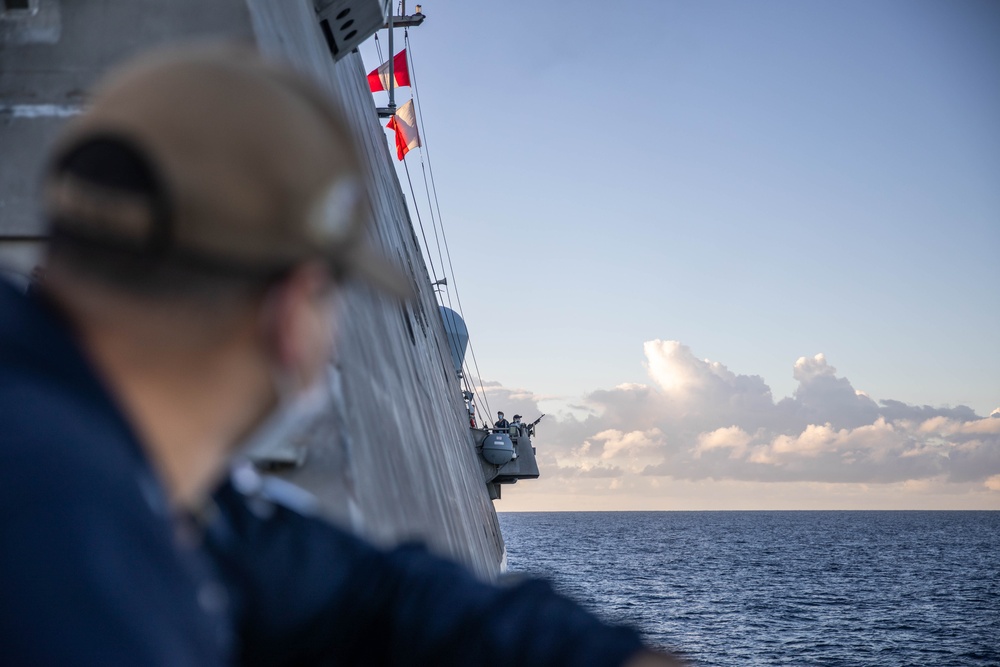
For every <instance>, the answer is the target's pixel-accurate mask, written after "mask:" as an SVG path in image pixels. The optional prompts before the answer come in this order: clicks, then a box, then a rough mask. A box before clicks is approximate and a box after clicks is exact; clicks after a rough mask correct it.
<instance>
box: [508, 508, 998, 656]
mask: <svg viewBox="0 0 1000 667" xmlns="http://www.w3.org/2000/svg"><path fill="white" fill-rule="evenodd" d="M499 516H500V525H501V527H502V529H503V534H504V539H505V541H506V544H507V556H508V564H509V571H510V572H523V573H529V574H532V575H537V576H542V577H544V578H547V579H549V580H550V581H551V582H552V583H553V585H554V586H555V587H556V588H557V589H559V590H561V591H562V592H564V593H566V594H568V595H569V596H570V597H572V598H574V599H576V600H578V601H579V602H581V603H582V604H584V605H585V606H587V607H589V608H591V609H592V610H594V611H595V612H596V613H598V614H599V615H600V616H602V617H604V618H606V619H608V620H611V621H614V622H622V623H628V624H631V625H633V626H636V627H638V628H639V629H641V630H642V632H643V633H644V635H645V637H646V638H647V640H649V641H650V642H651V643H652V644H654V645H658V646H663V647H670V648H672V649H674V650H677V651H678V652H679V653H681V654H682V655H683V656H685V657H686V658H688V659H689V660H691V661H692V662H693V663H694V664H695V665H718V666H720V667H727V666H730V665H732V666H736V665H824V666H836V665H844V666H845V667H846V666H848V665H850V666H851V667H863V666H868V665H871V666H876V665H877V666H879V667H882V666H894V665H899V666H903V665H936V666H940V667H951V666H955V667H957V666H963V667H964V666H969V665H976V666H984V665H1000V512H923V511H914V512H898V511H884V512H883V511H869V512H854V511H841V512H824V511H815V512H814V511H803V512H530V513H511V512H502V513H500V515H499Z"/></svg>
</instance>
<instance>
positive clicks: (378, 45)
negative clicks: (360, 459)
mask: <svg viewBox="0 0 1000 667" xmlns="http://www.w3.org/2000/svg"><path fill="white" fill-rule="evenodd" d="M403 35H404V43H405V46H406V48H407V50H409V48H410V31H409V30H408V29H406V28H404V29H403ZM375 51H376V53H377V54H378V60H379V63H380V64H381V63H382V62H383V61H384V60H385V58H384V57H383V56H382V42H381V41H379V38H378V33H375ZM393 57H395V56H394V55H393ZM411 79H413V80H414V83H413V90H414V92H416V82H415V77H413V76H412V75H411ZM419 105H420V100H419V99H418V100H417V106H418V107H419ZM417 114H418V122H419V127H420V133H421V136H424V134H425V133H424V130H423V116H422V115H420V111H419V109H418V110H417ZM423 143H424V151H426V150H427V147H426V141H423ZM424 151H421V155H420V169H421V171H422V172H423V178H424V190H425V191H426V193H427V209H428V211H429V212H430V214H431V223H432V224H433V227H434V240H435V243H436V244H437V249H438V260H439V261H440V262H441V271H442V273H444V257H443V256H442V254H441V240H440V238H438V224H437V220H439V219H440V217H441V206H440V204H439V205H438V207H437V212H438V213H437V218H435V216H434V207H433V206H431V195H430V189H428V188H427V171H426V170H425V169H424V160H423V153H424ZM429 160H430V157H429V156H428V161H429ZM403 168H404V169H405V171H406V181H407V183H408V184H409V186H410V199H411V201H412V202H413V211H414V213H415V214H416V216H417V222H418V224H419V226H420V235H421V236H422V237H423V239H424V247H425V248H426V249H427V259H428V261H429V262H430V265H431V274H432V275H433V276H434V282H437V280H438V277H437V269H436V268H435V266H434V257H433V256H432V255H431V254H430V249H431V247H430V243H429V242H428V240H427V233H426V232H425V230H424V223H423V219H422V218H421V216H420V207H419V206H417V196H416V193H415V191H414V189H413V180H412V179H411V178H410V168H409V166H408V165H407V164H406V161H405V160H404V161H403ZM431 178H432V179H433V172H432V173H431ZM432 186H433V181H432ZM434 199H435V201H437V188H436V187H434ZM441 234H442V235H444V225H443V224H442V226H441ZM447 244H448V239H447V237H445V247H446V248H447ZM448 263H449V265H450V264H451V253H450V252H449V253H448ZM451 284H452V286H454V287H455V291H456V297H457V293H458V287H457V285H456V283H455V269H454V267H451ZM444 292H445V296H446V297H447V300H448V308H449V310H450V311H451V312H452V313H454V312H455V308H454V306H453V305H452V302H451V292H450V291H449V290H447V289H446V290H444ZM461 308H462V306H461V301H459V310H460V311H461ZM449 317H451V316H449ZM462 317H463V318H464V317H465V313H464V312H463V313H462ZM454 325H455V322H454V320H453V319H452V320H451V326H452V328H454ZM449 347H450V344H449ZM469 349H470V351H471V350H472V339H471V337H470V339H469ZM473 357H475V352H473ZM463 368H464V369H465V375H464V376H463V378H462V379H463V382H464V384H465V387H466V388H468V387H471V388H472V393H473V394H474V395H475V397H476V402H477V403H478V404H479V405H481V406H482V405H485V406H486V410H487V412H490V404H489V401H487V400H486V387H485V386H483V384H482V382H483V380H482V374H481V373H480V372H479V365H478V363H477V364H476V378H478V379H479V385H480V387H476V385H475V384H474V383H472V382H470V380H469V377H470V376H472V371H471V369H470V368H469V365H468V362H465V363H464V364H463ZM480 388H481V389H482V391H481V392H480ZM467 390H468V389H466V391H467ZM476 416H477V417H480V416H481V415H479V414H477V415H476ZM488 425H489V424H488V423H487V426H488Z"/></svg>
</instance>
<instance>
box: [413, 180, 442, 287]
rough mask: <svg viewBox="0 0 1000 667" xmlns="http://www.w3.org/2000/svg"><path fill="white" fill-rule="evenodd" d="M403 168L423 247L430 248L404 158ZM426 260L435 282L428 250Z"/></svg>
mask: <svg viewBox="0 0 1000 667" xmlns="http://www.w3.org/2000/svg"><path fill="white" fill-rule="evenodd" d="M403 169H405V170H406V182H407V183H409V184H410V199H411V200H412V201H413V212H414V213H416V214H417V222H418V223H419V224H420V235H421V236H423V237H424V247H425V248H427V249H428V250H430V247H431V246H430V244H428V243H427V234H426V233H425V232H424V221H423V220H422V219H421V218H420V207H419V206H417V196H416V194H414V192H413V181H412V180H410V168H409V167H408V166H407V164H406V160H403ZM427 261H429V262H430V263H431V275H432V276H434V282H437V279H438V277H437V269H436V268H434V258H433V257H432V256H431V255H430V253H429V252H428V254H427ZM442 268H443V267H442Z"/></svg>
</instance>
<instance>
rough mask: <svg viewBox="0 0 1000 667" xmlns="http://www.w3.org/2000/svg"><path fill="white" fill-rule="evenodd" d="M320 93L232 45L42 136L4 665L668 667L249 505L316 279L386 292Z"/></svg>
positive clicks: (570, 610) (281, 420) (336, 126)
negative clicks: (46, 226)
mask: <svg viewBox="0 0 1000 667" xmlns="http://www.w3.org/2000/svg"><path fill="white" fill-rule="evenodd" d="M364 198H365V193H364V190H363V187H362V185H361V182H360V173H359V167H358V164H357V158H356V156H355V154H354V152H353V150H352V146H351V138H350V136H349V135H348V133H347V130H346V127H345V125H344V124H343V123H342V121H341V120H340V119H339V118H338V116H337V114H336V113H334V111H333V110H332V109H331V108H330V106H329V105H328V103H327V102H326V100H325V99H324V98H323V95H322V94H321V93H320V92H319V91H318V90H317V89H315V88H314V87H313V86H312V85H311V84H309V83H308V82H307V81H305V80H303V79H301V78H299V77H298V76H296V75H295V74H293V73H291V72H290V71H287V70H284V69H281V68H279V67H276V66H271V65H267V64H264V63H263V62H261V61H260V60H259V59H258V58H257V57H256V56H254V55H253V54H251V53H248V52H242V51H234V50H231V49H229V48H226V47H211V48H210V47H205V48H201V49H194V50H187V51H184V52H170V53H161V54H158V55H155V56H151V57H147V58H145V59H143V60H141V61H139V62H138V63H136V64H133V65H132V66H130V67H128V68H126V69H124V70H122V71H120V72H118V73H117V74H116V75H114V76H112V77H111V78H110V79H108V80H107V81H106V82H105V83H104V84H103V85H102V86H101V87H100V88H99V89H98V90H97V92H96V95H95V96H94V98H93V99H92V104H91V105H90V107H89V110H88V111H87V113H85V114H84V115H83V116H80V117H78V118H76V119H74V120H73V121H72V122H70V123H69V125H68V126H67V128H66V130H65V132H64V133H63V135H62V137H61V138H60V140H59V141H58V142H57V144H56V148H55V151H54V155H53V158H52V161H51V165H50V169H49V171H48V173H47V176H46V181H45V192H44V200H45V206H46V213H47V215H48V216H49V220H50V222H51V244H50V247H49V250H48V255H47V260H46V267H45V272H46V273H45V281H44V283H42V285H41V286H40V289H38V290H35V291H34V293H32V294H30V295H28V296H23V295H21V294H19V293H18V292H17V291H16V290H14V289H12V288H9V287H8V286H6V285H0V424H2V425H3V426H2V433H3V435H2V451H3V455H4V465H3V467H2V469H0V511H2V513H3V514H2V517H0V544H2V548H0V590H2V591H3V594H2V596H0V637H2V638H3V656H4V660H6V661H10V663H11V664H19V665H21V664H23V665H28V664H31V665H67V664H74V665H146V666H155V665H185V666H191V665H225V664H234V663H237V664H255V665H278V664H307V665H309V664H332V663H337V664H355V663H364V664H379V665H382V664H385V665H390V664H391V665H397V664H398V665H403V664H406V665H460V664H482V665H492V664H495V665H504V666H505V667H509V666H510V665H560V664H565V665H573V664H578V665H613V664H624V663H629V664H635V665H642V664H650V665H655V664H672V662H671V660H670V659H669V658H666V657H663V656H659V655H655V654H653V653H650V652H647V651H645V650H644V649H643V648H642V645H641V643H640V641H639V639H638V638H637V636H636V635H635V633H633V632H632V631H631V630H629V629H626V628H620V627H612V626H608V625H605V624H602V623H600V622H598V621H597V620H595V619H594V618H593V617H592V616H591V615H589V614H588V613H587V612H584V611H583V610H581V609H580V608H579V607H578V606H577V605H575V604H574V603H572V602H569V601H567V600H565V599H564V598H562V597H559V596H558V595H556V594H554V593H553V592H552V591H551V590H550V589H549V588H548V586H547V585H546V584H544V583H540V582H526V583H522V584H519V585H517V586H513V587H506V588H499V587H494V586H492V585H488V584H484V583H481V582H479V581H477V580H476V579H475V578H473V577H472V576H471V575H470V574H468V573H467V572H466V571H465V570H464V569H463V568H461V567H460V566H458V565H455V564H452V563H450V562H447V561H445V560H442V559H440V558H437V557H434V556H431V555H430V554H428V553H427V552H426V551H425V550H423V549H422V548H420V547H416V546H404V547H400V548H397V549H394V550H391V551H380V550H377V549H375V548H374V547H372V546H370V545H368V544H366V543H364V542H362V541H360V540H358V539H357V538H355V537H353V536H351V535H349V534H347V533H344V532H343V531H341V530H339V529H337V528H335V527H333V526H331V525H328V524H327V523H325V522H323V521H321V520H319V519H316V518H313V517H311V516H308V515H307V514H304V513H302V512H300V511H294V510H292V509H289V508H287V507H285V506H282V505H281V504H279V503H276V502H273V494H269V493H268V482H267V481H266V480H264V479H262V478H260V477H258V476H257V475H256V474H255V473H254V472H253V471H252V470H249V469H245V470H242V471H241V472H240V474H239V475H236V476H234V477H233V479H232V480H231V481H224V478H226V471H227V470H228V469H229V465H230V463H231V459H232V457H233V456H234V455H235V454H236V453H237V452H238V451H239V450H240V448H241V447H242V446H244V445H245V443H247V442H249V441H253V440H257V441H259V440H260V439H261V438H265V437H280V435H281V433H282V428H281V427H282V425H283V424H286V423H289V422H291V421H294V420H295V419H296V418H297V417H300V416H301V415H302V414H304V413H306V412H308V411H309V409H310V406H314V405H315V402H314V401H313V400H312V397H313V396H314V389H313V388H314V387H315V385H316V383H317V382H319V380H320V377H321V374H322V371H323V368H324V365H325V363H326V361H327V359H328V356H329V354H330V349H329V348H330V341H331V339H332V338H333V334H334V331H333V328H334V324H335V322H336V318H335V315H334V314H335V308H334V306H335V301H336V298H337V293H338V285H339V284H340V283H341V281H343V280H346V279H361V280H367V281H369V282H371V283H372V284H373V285H375V286H377V287H380V288H382V289H385V290H387V291H389V292H391V293H394V294H396V295H399V296H401V297H405V295H406V294H407V292H408V291H409V285H408V281H407V279H406V278H405V277H404V276H403V274H401V273H399V272H398V271H396V270H395V269H394V268H393V267H391V266H390V265H389V264H388V263H387V262H385V261H384V260H382V259H380V258H379V257H377V256H375V255H374V254H373V253H372V252H371V251H370V250H369V249H368V248H367V247H366V245H365V244H364V238H365V222H364V221H365V216H363V215H362V211H363V209H364Z"/></svg>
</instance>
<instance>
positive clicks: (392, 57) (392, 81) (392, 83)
mask: <svg viewBox="0 0 1000 667" xmlns="http://www.w3.org/2000/svg"><path fill="white" fill-rule="evenodd" d="M389 3H390V4H389V111H390V112H392V113H395V112H396V72H395V71H394V69H393V66H394V65H395V64H396V62H395V61H396V52H395V51H394V50H393V48H392V33H393V30H392V19H393V16H392V15H393V14H395V13H396V10H395V9H394V8H393V6H392V0H389Z"/></svg>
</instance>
